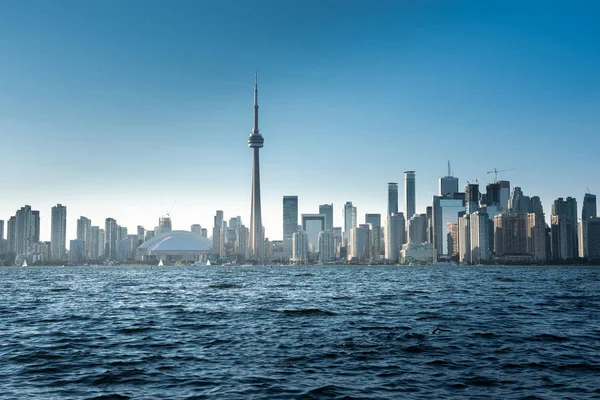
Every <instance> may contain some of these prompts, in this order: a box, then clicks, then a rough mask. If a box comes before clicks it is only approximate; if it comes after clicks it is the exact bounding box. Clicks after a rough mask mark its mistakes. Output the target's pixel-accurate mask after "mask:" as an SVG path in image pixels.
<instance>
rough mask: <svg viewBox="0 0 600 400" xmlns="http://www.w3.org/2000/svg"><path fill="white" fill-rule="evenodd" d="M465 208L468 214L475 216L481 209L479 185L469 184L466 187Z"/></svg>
mask: <svg viewBox="0 0 600 400" xmlns="http://www.w3.org/2000/svg"><path fill="white" fill-rule="evenodd" d="M465 206H466V210H465V211H466V212H467V214H473V213H474V212H475V211H477V209H478V208H479V185H478V184H477V183H469V184H467V185H466V186H465Z"/></svg>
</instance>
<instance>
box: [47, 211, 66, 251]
mask: <svg viewBox="0 0 600 400" xmlns="http://www.w3.org/2000/svg"><path fill="white" fill-rule="evenodd" d="M66 248H67V207H65V206H63V205H62V204H57V205H55V206H54V207H52V226H51V231H50V257H52V259H53V260H56V261H64V260H65V259H66V258H65V255H66Z"/></svg>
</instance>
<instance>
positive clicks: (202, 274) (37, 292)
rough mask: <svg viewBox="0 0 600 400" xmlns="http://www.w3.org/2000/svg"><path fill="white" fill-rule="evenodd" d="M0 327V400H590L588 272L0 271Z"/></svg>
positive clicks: (599, 312) (595, 369) (593, 351)
mask: <svg viewBox="0 0 600 400" xmlns="http://www.w3.org/2000/svg"><path fill="white" fill-rule="evenodd" d="M0 321H1V323H0V397H1V398H3V399H26V398H36V399H55V398H115V399H117V398H139V399H150V398H163V399H173V398H237V399H249V398H329V397H331V398H373V399H381V398H389V399H398V398H423V399H425V398H426V399H432V398H448V397H456V398H471V399H474V398H496V399H521V398H530V399H534V398H541V399H550V398H557V399H558V398H560V399H563V398H572V399H576V398H581V399H589V398H600V268H579V267H545V268H538V267H471V268H468V267H445V268H441V267H438V268H436V267H274V268H268V267H252V268H242V267H196V268H194V267H180V268H179V267H162V268H157V267H154V268H152V269H150V268H148V267H72V268H69V267H67V268H55V267H48V268H1V269H0ZM438 326H439V327H440V328H442V329H443V330H444V331H442V332H441V333H439V334H431V333H430V332H431V331H432V330H433V329H435V328H436V327H438Z"/></svg>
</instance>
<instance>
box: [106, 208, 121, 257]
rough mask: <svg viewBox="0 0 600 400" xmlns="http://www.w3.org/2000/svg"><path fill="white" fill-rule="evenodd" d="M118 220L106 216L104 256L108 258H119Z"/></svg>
mask: <svg viewBox="0 0 600 400" xmlns="http://www.w3.org/2000/svg"><path fill="white" fill-rule="evenodd" d="M118 230H119V229H118V225H117V221H116V220H115V219H114V218H110V217H109V218H106V220H105V221H104V257H105V258H106V259H107V260H116V259H117V231H118Z"/></svg>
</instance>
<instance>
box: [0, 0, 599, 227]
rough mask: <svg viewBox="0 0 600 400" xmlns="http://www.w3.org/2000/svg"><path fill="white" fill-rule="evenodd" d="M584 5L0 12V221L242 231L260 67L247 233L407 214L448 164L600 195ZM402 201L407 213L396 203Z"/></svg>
mask: <svg viewBox="0 0 600 400" xmlns="http://www.w3.org/2000/svg"><path fill="white" fill-rule="evenodd" d="M599 19H600V5H599V3H597V2H593V1H587V2H586V1H580V2H567V1H564V2H563V1H554V2H547V1H546V2H527V1H525V2H516V1H514V2H513V1H502V2H500V1H498V2H496V1H489V2H487V1H486V2H481V1H427V0H425V1H373V2H367V1H362V2H358V1H341V0H337V1H292V0H290V1H261V0H257V1H254V2H245V1H239V0H238V1H199V0H198V1H171V2H167V1H147V0H144V1H141V0H140V1H133V0H130V1H112V0H110V1H104V0H103V1H75V0H74V1H60V0H59V1H53V2H49V1H27V0H24V1H0V140H1V142H0V143H2V150H3V151H2V158H1V159H0V168H1V169H2V171H4V173H3V174H2V175H1V176H2V179H1V185H2V196H1V199H2V200H1V203H0V204H1V207H0V219H7V218H9V216H10V215H13V214H14V212H15V210H16V209H17V208H19V207H21V206H22V205H24V204H31V205H32V206H33V207H34V208H35V209H39V210H40V211H41V213H42V238H43V239H49V237H50V234H49V226H50V207H51V206H52V205H54V204H56V203H62V204H65V205H67V207H68V227H67V229H68V232H67V236H68V238H74V236H75V224H76V222H75V221H76V219H77V218H78V217H79V216H80V215H85V216H87V217H89V218H91V219H92V223H93V224H100V225H103V224H104V219H105V218H106V217H109V216H110V217H113V218H116V219H117V221H118V222H119V223H120V224H121V225H123V226H127V227H128V228H129V229H130V230H134V228H135V226H136V225H138V224H141V225H144V226H145V227H147V228H153V227H154V226H155V225H156V224H157V222H158V217H160V216H161V215H162V214H164V213H165V212H166V211H168V210H169V208H170V207H171V205H172V204H173V201H175V200H176V201H177V203H176V205H175V207H174V209H173V211H172V213H171V214H172V218H173V225H174V228H181V229H189V225H190V224H192V223H200V224H202V225H203V226H205V227H209V228H210V227H212V216H213V215H214V212H215V210H216V209H222V210H224V211H225V216H226V218H229V217H232V216H235V215H241V216H242V219H243V220H244V221H245V223H246V224H248V223H249V212H250V172H251V151H250V149H249V148H248V147H247V136H248V135H249V133H250V131H251V129H252V95H253V94H252V85H253V75H254V70H255V69H258V70H259V101H260V129H261V133H262V134H263V136H264V138H265V147H264V148H263V149H262V150H261V163H262V164H261V168H262V171H261V172H262V176H261V179H262V191H263V214H264V217H263V220H264V224H265V226H266V229H267V236H269V237H270V238H275V239H277V238H281V235H282V233H281V232H282V227H281V224H282V216H281V198H282V196H283V195H298V196H299V199H300V200H299V202H300V212H301V213H313V212H316V211H317V210H318V205H319V204H323V203H334V218H335V221H334V222H335V224H336V225H341V221H342V206H343V203H344V202H345V201H352V202H353V203H354V204H355V205H356V206H357V207H358V214H359V222H362V220H363V219H364V214H365V213H367V212H371V213H377V212H380V213H382V214H383V213H385V210H386V195H387V193H386V183H387V182H390V181H396V182H402V179H403V175H402V172H403V171H405V170H415V171H416V177H417V210H418V211H420V212H424V210H425V207H426V206H427V205H429V204H430V203H431V196H432V195H434V194H436V191H437V179H438V178H439V177H440V176H442V175H443V174H444V173H445V171H446V160H448V159H450V160H451V161H452V164H453V169H454V171H455V175H456V176H458V177H459V178H460V185H461V186H462V185H464V184H465V183H466V180H474V179H476V178H479V182H480V183H481V184H483V185H484V184H485V183H489V182H490V181H491V180H492V179H493V178H492V177H491V175H487V174H486V172H487V171H489V170H491V169H493V168H498V169H505V168H514V169H515V170H514V171H510V172H506V173H505V174H504V175H503V176H502V178H504V179H508V180H510V181H511V184H512V185H513V186H515V185H518V186H521V187H522V188H523V191H524V192H525V194H526V195H530V196H532V195H538V196H540V197H541V198H542V201H543V204H544V208H545V211H546V214H547V215H549V214H550V204H551V202H552V200H553V199H554V198H556V197H559V196H563V197H566V196H569V195H570V196H574V197H576V198H577V199H578V203H579V206H581V200H582V198H583V194H584V193H585V191H586V187H589V188H590V189H591V191H592V192H595V193H598V192H600V182H599V179H598V171H599V169H600V161H599V158H598V156H597V154H598V149H599V148H600V147H599V145H600V135H599V134H598V133H599V132H598V127H599V126H600V78H599V75H598V71H600V25H599V24H598V23H597V21H598V20H599ZM400 200H401V202H402V201H403V200H404V196H403V193H402V190H401V192H400Z"/></svg>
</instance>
